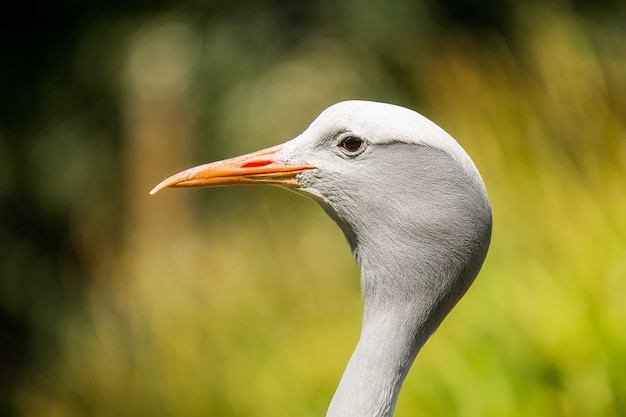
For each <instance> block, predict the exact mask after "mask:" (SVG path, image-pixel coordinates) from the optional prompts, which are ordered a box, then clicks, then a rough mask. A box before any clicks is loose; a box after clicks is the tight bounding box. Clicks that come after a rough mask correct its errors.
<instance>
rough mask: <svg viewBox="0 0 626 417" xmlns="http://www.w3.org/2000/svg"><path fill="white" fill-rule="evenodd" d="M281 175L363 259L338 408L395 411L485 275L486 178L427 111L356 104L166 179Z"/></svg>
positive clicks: (276, 180)
mask: <svg viewBox="0 0 626 417" xmlns="http://www.w3.org/2000/svg"><path fill="white" fill-rule="evenodd" d="M230 184H274V185H280V186H283V187H289V188H292V189H294V190H295V191H297V192H302V193H304V194H307V195H309V196H312V197H313V198H314V199H315V200H317V201H318V202H319V203H320V204H321V206H322V207H323V208H324V210H325V211H326V212H327V213H328V214H329V215H330V216H331V217H332V218H333V219H334V220H335V221H336V222H337V224H338V225H339V226H340V227H341V229H342V230H343V232H344V234H345V236H346V238H347V240H348V242H349V244H350V246H351V248H352V251H353V253H354V256H355V258H356V260H357V262H358V263H359V265H360V267H361V285H362V288H363V293H364V295H365V311H364V320H363V329H362V333H361V339H360V341H359V344H358V346H357V349H356V350H355V353H354V355H353V357H352V359H351V360H350V363H349V364H348V367H347V368H346V372H345V373H344V376H343V378H342V381H341V383H340V385H339V388H338V390H337V392H336V394H335V397H334V398H333V402H332V403H331V407H330V409H329V415H332V416H369V415H376V416H390V415H391V413H392V412H393V408H394V406H395V401H396V398H397V394H398V391H399V389H400V386H401V384H402V381H403V379H404V376H405V375H406V372H407V371H408V368H409V367H410V365H411V363H412V362H413V359H414V358H415V355H416V354H417V351H418V350H419V349H420V347H421V346H422V344H423V343H424V342H425V341H426V339H427V338H428V337H429V335H430V334H431V333H432V332H433V331H434V330H435V329H436V328H437V326H438V325H439V324H440V323H441V321H442V320H443V318H444V317H445V316H446V314H447V313H448V312H449V311H450V309H451V308H452V307H453V306H454V305H455V303H456V302H457V301H458V300H459V299H460V297H461V296H462V295H463V294H464V293H465V291H466V290H467V288H468V287H469V286H470V284H471V283H472V282H473V280H474V278H475V277H476V275H477V274H478V271H479V269H480V267H481V265H482V263H483V260H484V258H485V256H486V254H487V249H488V247H489V241H490V237H491V208H490V205H489V199H488V197H487V192H486V190H485V186H484V184H483V181H482V179H481V177H480V174H479V173H478V170H477V169H476V167H475V166H474V164H473V162H472V161H471V159H470V158H469V156H468V155H467V154H466V153H465V151H464V150H463V149H462V148H461V146H460V145H459V144H458V143H457V142H456V141H455V140H454V139H453V138H452V137H451V136H450V135H448V134H447V133H446V132H445V131H444V130H443V129H441V128H440V127H439V126H437V125H435V124H434V123H433V122H431V121H430V120H428V119H426V118H425V117H423V116H421V115H419V114H418V113H416V112H414V111H411V110H408V109H405V108H403V107H398V106H394V105H390V104H383V103H374V102H367V101H346V102H342V103H338V104H335V105H333V106H331V107H329V108H328V109H326V110H325V111H324V112H322V114H320V116H319V117H318V118H317V119H316V120H315V121H314V122H313V123H311V125H310V126H309V127H308V129H306V130H305V131H304V132H303V133H302V134H301V135H299V136H298V137H296V138H294V139H292V140H290V141H288V142H285V143H284V144H282V145H278V146H275V147H272V148H269V149H265V150H262V151H258V152H254V153H251V154H248V155H243V156H240V157H236V158H232V159H229V160H225V161H220V162H214V163H211V164H207V165H203V166H199V167H196V168H191V169H189V170H186V171H183V172H181V173H179V174H176V175H174V176H172V177H170V178H168V179H166V180H164V181H163V182H162V183H161V184H159V185H158V186H157V187H155V189H154V190H153V191H152V192H151V193H155V192H157V191H159V190H160V189H162V188H165V187H207V186H219V185H230Z"/></svg>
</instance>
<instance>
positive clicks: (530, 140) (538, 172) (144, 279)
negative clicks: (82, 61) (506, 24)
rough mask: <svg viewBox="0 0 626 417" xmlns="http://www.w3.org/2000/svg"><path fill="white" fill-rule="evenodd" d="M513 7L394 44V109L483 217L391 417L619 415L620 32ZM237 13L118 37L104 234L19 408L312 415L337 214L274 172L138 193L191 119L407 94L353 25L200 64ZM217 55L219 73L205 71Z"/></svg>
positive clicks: (333, 282)
mask: <svg viewBox="0 0 626 417" xmlns="http://www.w3.org/2000/svg"><path fill="white" fill-rule="evenodd" d="M518 7H519V10H518V14H517V16H518V18H519V21H518V22H517V24H518V25H519V29H518V30H519V33H521V34H522V35H520V36H519V38H518V39H517V43H516V45H515V46H514V47H513V46H511V44H510V43H508V42H506V41H505V40H504V39H503V38H502V37H500V36H497V35H493V36H491V37H487V38H483V39H482V40H481V41H480V42H479V41H477V40H476V39H475V38H471V37H468V36H467V34H465V33H463V32H462V31H451V32H449V33H446V34H445V35H442V36H440V37H438V38H436V39H430V43H427V44H426V45H424V46H425V49H424V50H423V51H422V53H421V54H416V55H411V56H408V57H403V58H402V60H403V61H405V62H408V64H407V65H408V70H409V74H410V77H411V80H412V83H413V85H412V88H413V89H414V90H415V91H416V92H419V94H420V95H421V96H422V99H421V102H422V105H421V107H420V108H418V107H416V106H413V107H415V108H416V110H418V111H420V112H422V113H424V114H425V115H426V116H428V117H429V118H431V119H433V120H434V121H436V122H437V123H438V124H440V125H441V126H442V127H444V128H445V129H446V130H448V131H449V132H450V133H451V134H452V135H453V136H455V137H456V138H457V139H458V140H459V142H460V143H461V144H462V145H463V146H464V147H465V148H466V150H467V151H468V152H469V153H470V155H471V156H472V157H473V159H474V160H475V162H476V164H477V166H478V167H479V169H480V171H481V172H482V174H483V177H484V179H485V182H486V184H487V187H488V189H489V192H490V196H491V199H492V204H493V210H494V235H493V239H492V247H491V250H490V254H489V256H488V258H487V261H486V263H485V266H484V268H483V271H482V272H481V274H480V276H479V278H478V279H477V281H476V283H475V284H474V286H473V287H472V288H471V289H470V291H469V292H468V294H467V296H466V297H465V298H464V299H463V300H462V301H461V302H460V304H459V305H458V307H457V308H456V309H455V310H454V311H453V312H452V313H451V315H450V317H449V318H448V319H447V320H446V321H445V322H444V324H443V325H442V326H441V328H440V329H439V331H438V332H437V333H436V334H435V335H434V337H433V338H432V339H431V340H430V341H429V342H428V343H427V345H426V346H425V347H424V349H423V351H422V352H421V353H420V355H419V356H418V358H417V360H416V363H415V365H414V367H413V369H412V370H411V372H410V373H409V376H408V377H407V380H406V382H405V385H404V388H403V391H402V393H401V396H400V400H399V404H398V408H397V411H396V415H397V416H409V415H418V414H420V415H431V416H499V417H502V416H537V415H540V416H622V415H626V394H625V393H626V377H625V375H626V334H625V332H624V330H623V329H624V323H626V304H625V303H624V299H625V296H626V216H624V213H626V192H625V184H626V181H625V180H626V173H625V170H626V126H625V122H624V120H626V118H625V113H626V103H624V101H625V100H626V79H625V78H624V74H625V72H624V69H626V44H624V43H623V42H622V40H623V35H624V32H623V29H611V27H608V26H606V27H605V26H601V25H598V24H596V23H594V22H593V21H591V22H588V21H582V20H580V19H579V18H576V17H575V16H574V15H573V14H571V13H569V12H568V10H567V9H562V10H561V9H559V10H555V9H552V8H548V7H545V8H541V7H538V6H536V5H535V6H531V5H526V6H518ZM238 29H241V24H240V23H237V24H233V26H229V25H228V24H227V23H224V24H223V25H222V26H220V25H219V24H218V25H216V27H213V28H211V29H209V30H207V32H206V33H202V32H200V33H199V32H198V31H194V28H193V27H192V25H189V24H188V22H187V21H186V20H185V19H181V18H180V17H177V16H165V17H164V18H162V19H157V20H155V21H154V22H152V24H147V25H145V26H144V27H142V28H141V29H140V30H138V31H137V32H136V33H134V34H133V36H131V37H129V39H128V40H127V43H128V44H127V47H128V52H127V57H126V58H120V59H121V60H122V61H123V62H127V63H126V64H124V65H127V66H125V67H124V68H125V70H122V71H121V72H122V73H123V74H125V75H123V77H122V78H124V77H125V78H124V81H123V86H124V88H125V91H129V92H127V93H125V94H127V96H126V97H125V103H126V104H125V105H126V112H127V114H126V115H125V117H126V123H127V135H128V136H129V141H130V142H131V145H129V147H128V150H127V151H128V153H129V155H128V157H127V160H128V167H127V171H126V175H127V178H128V182H129V183H130V186H129V193H130V197H129V207H128V213H127V218H126V219H125V221H126V222H127V226H126V229H127V233H126V238H125V239H124V244H123V247H122V250H119V251H116V252H114V253H108V252H105V253H104V254H103V253H101V252H99V251H98V250H97V249H98V246H97V245H96V246H95V249H94V246H93V242H92V241H97V237H96V238H94V237H91V238H85V239H86V240H87V242H86V243H84V245H85V249H84V250H85V256H86V257H87V258H89V259H93V263H92V271H91V273H92V275H93V278H94V282H93V284H92V285H91V287H90V288H89V292H88V299H87V302H86V305H85V307H84V309H82V310H80V311H79V312H77V313H76V314H75V315H73V317H71V318H70V319H69V320H67V322H66V323H65V322H64V324H63V327H62V329H61V330H60V332H61V333H62V335H63V340H64V343H63V347H62V357H61V358H60V359H57V360H55V361H54V362H52V361H51V362H50V363H49V365H48V367H47V368H46V369H45V370H44V372H39V373H35V374H33V375H30V376H29V377H28V378H27V379H24V381H23V382H22V388H21V389H20V391H19V394H18V396H17V403H18V406H19V409H20V410H21V412H22V413H23V415H25V416H39V415H46V416H84V415H90V416H126V415H128V416H131V415H132V416H137V415H150V416H199V415H215V416H276V415H291V416H319V415H323V414H324V411H325V409H326V407H327V404H328V402H329V400H330V398H331V396H332V393H333V391H334V388H335V386H336V384H337V382H338V381H339V378H340V375H341V373H342V371H343V367H344V366H345V363H346V362H347V360H348V358H349V355H350V354H351V351H352V349H353V347H354V345H355V344H356V341H357V338H358V332H359V325H360V311H361V299H360V294H359V289H358V271H357V269H356V267H355V266H354V265H353V261H352V259H351V256H350V253H349V250H348V247H347V244H345V242H344V241H343V236H342V235H341V233H340V232H339V230H338V229H337V228H336V227H335V225H334V224H332V222H331V221H330V220H329V219H327V218H326V217H325V215H324V214H323V213H322V211H321V210H320V209H319V208H318V207H316V205H315V204H314V203H313V202H311V201H307V200H306V199H303V198H301V197H298V196H296V195H294V194H291V193H285V192H284V191H282V190H278V189H272V188H267V189H252V188H239V189H215V190H208V191H197V190H194V191H180V190H179V191H167V192H166V193H163V194H165V195H161V194H160V195H159V196H157V197H151V198H149V197H148V196H147V195H146V193H147V191H148V190H149V189H150V188H151V187H152V186H153V185H154V183H156V182H157V181H158V180H159V179H160V178H161V177H163V176H165V175H168V174H169V173H170V171H167V172H166V171H165V170H164V167H168V169H169V168H171V171H172V172H173V171H175V170H176V169H180V168H184V167H187V166H188V165H191V164H193V163H201V162H204V160H202V159H199V158H200V157H193V158H190V157H189V156H188V154H187V152H188V149H189V148H192V149H193V146H192V145H189V142H192V141H193V139H194V136H195V135H198V136H200V133H196V132H195V131H194V128H196V129H198V132H203V134H208V136H209V138H208V139H207V138H205V137H203V138H201V139H198V141H204V142H206V143H207V144H206V145H203V146H198V148H199V149H198V154H200V155H201V156H204V155H203V154H206V155H208V156H210V158H221V157H227V156H231V155H234V154H237V153H243V152H247V151H251V150H254V149H256V148H261V147H263V146H268V145H271V144H273V143H277V142H280V141H283V140H286V139H288V138H290V137H292V136H294V135H296V134H297V133H299V131H301V130H303V129H304V128H305V127H306V125H307V123H308V122H310V121H311V120H312V119H313V117H315V115H317V113H318V112H319V111H320V110H322V109H323V108H324V107H326V106H327V105H329V104H331V103H333V102H335V101H338V100H341V99H347V98H354V97H357V98H375V99H379V100H389V101H394V100H397V101H402V97H406V96H404V95H402V94H401V93H400V91H399V89H398V87H397V86H396V85H395V84H394V80H393V76H392V75H389V74H387V73H386V72H385V70H384V69H383V66H382V64H381V63H380V62H379V60H378V59H377V57H376V56H375V54H374V53H373V52H371V51H370V50H369V49H368V48H366V47H364V46H363V44H361V43H360V42H358V41H354V40H350V39H347V40H346V39H344V40H339V39H338V38H336V37H333V36H332V34H331V35H328V33H327V32H324V31H321V32H323V33H318V34H316V35H315V36H312V37H311V39H310V40H308V41H306V42H302V43H301V44H300V46H299V47H297V48H294V49H292V50H291V52H290V53H287V54H284V55H280V54H279V51H281V49H280V48H278V47H276V49H275V50H274V49H271V48H270V49H269V51H266V52H264V53H261V54H260V55H255V56H248V59H249V62H248V63H247V64H248V65H249V66H250V68H248V69H241V68H235V69H228V68H222V67H221V65H224V66H225V64H224V62H221V63H220V61H219V60H215V56H221V57H223V59H224V60H225V61H228V62H237V59H238V58H232V59H231V58H224V56H223V54H226V53H228V54H230V55H232V56H241V55H245V53H244V52H246V51H244V50H243V49H242V48H244V47H243V46H242V45H241V44H238V43H237V39H236V37H235V36H234V35H233V34H234V33H241V32H240V31H239V30H238ZM354 30H357V29H354ZM146 39H147V41H146ZM150 39H152V40H154V39H157V41H150ZM164 39H169V42H171V44H167V43H166V45H165V46H164V47H163V40H164ZM403 39H404V38H403ZM142 42H143V43H142ZM145 42H147V43H145ZM229 42H230V43H229ZM406 42H409V41H408V40H407V41H406ZM138 45H139V46H138ZM146 45H147V46H146ZM199 45H202V47H200V46H199ZM162 47H163V48H165V49H160V48H162ZM150 48H154V49H150ZM198 48H204V49H203V51H204V52H203V53H202V52H199V51H198ZM513 49H515V50H513ZM146 50H148V53H146V52H145V51H146ZM137 51H140V52H137ZM150 51H152V52H150ZM163 51H165V52H163ZM168 51H169V52H168ZM142 54H143V55H142ZM155 56H156V57H157V58H158V57H163V56H165V57H166V58H167V59H166V62H169V63H170V64H171V66H169V67H168V66H167V65H165V64H163V65H165V67H166V70H163V65H161V64H159V65H155V62H157V63H158V62H161V61H158V60H157V61H154V60H153V59H152V57H155ZM168 57H169V58H168ZM172 57H174V58H175V60H174V58H172ZM124 60H126V61H124ZM176 60H178V61H181V62H179V63H178V64H177V63H176V62H177V61H176ZM255 60H258V61H255ZM274 60H275V61H274ZM411 60H413V61H411ZM266 61H271V62H272V65H267V69H266V70H265V71H262V72H260V73H259V74H254V75H250V74H249V73H248V72H246V71H251V72H254V71H253V70H254V68H255V66H254V65H253V64H254V63H255V62H266ZM150 70H152V71H155V72H154V74H151V73H150V72H149V71H150ZM137 71H138V72H137ZM159 71H161V72H159ZM163 71H165V72H163ZM229 71H232V72H233V73H232V74H230V76H232V77H233V78H237V77H238V76H240V78H241V81H240V82H239V84H238V85H234V86H233V87H232V88H226V87H224V86H220V85H219V82H217V81H215V79H219V77H220V76H226V75H229ZM133 74H135V75H133ZM137 74H139V76H137ZM244 75H245V76H244ZM213 77H216V78H213ZM207 78H210V79H211V80H212V81H206V79H207ZM194 80H195V81H194ZM211 82H214V83H215V84H216V86H212V85H211V84H210V83H211ZM235 84H237V83H235ZM197 86H203V87H206V88H198V87H197ZM198 90H201V91H209V92H213V93H215V94H216V98H215V99H211V98H207V97H204V96H203V94H209V93H208V92H207V93H202V92H199V91H198ZM218 93H219V94H218ZM417 94H418V93H415V95H417ZM408 96H411V95H410V94H409V95H408ZM217 98H219V99H220V101H218V100H217ZM207 103H208V104H207ZM204 104H207V105H206V106H203V105H204ZM400 104H407V103H400ZM408 104H410V103H408ZM163 109H166V110H163ZM172 109H173V110H172ZM181 109H182V110H181ZM163 114H166V115H168V116H167V117H169V118H170V119H167V118H166V120H167V122H164V121H163V120H164V118H163ZM170 121H172V122H171V123H170ZM171 125H174V126H175V127H176V128H175V132H174V130H171V131H170V130H168V129H174V128H172V127H171ZM155 126H156V127H155ZM168 126H170V127H168ZM146 129H147V130H146ZM146 132H147V133H146ZM176 132H177V133H176ZM170 133H172V134H177V135H178V136H176V137H175V138H172V139H171V142H170V143H165V141H166V140H167V139H166V137H167V136H168V134H170ZM133 138H134V139H133ZM146 138H147V139H146ZM157 140H159V141H160V140H163V141H164V142H163V143H161V142H155V141H157ZM216 143H223V145H222V146H221V147H218V146H216V145H215V144H216ZM149 148H159V149H157V150H156V151H155V150H152V151H151V150H150V149H149ZM44 151H45V150H43V151H42V152H44ZM146 152H156V153H154V154H148V155H147V154H146ZM148 156H150V157H148ZM172 159H173V160H176V161H178V162H177V163H180V164H181V166H177V167H174V166H171V164H172ZM142 161H143V162H142ZM141 164H143V165H141ZM137 165H141V166H140V167H137ZM70 168H71V167H70ZM79 168H80V167H77V168H76V169H79ZM146 169H149V170H150V171H149V174H146V172H148V171H145V170H146ZM142 170H143V171H142ZM153 176H154V177H153ZM51 191H52V190H49V192H51ZM50 198H52V197H50ZM191 198H196V199H198V200H193V202H190V201H189V199H191ZM199 199H204V200H201V201H199ZM88 219H89V218H88V216H87V220H85V219H84V218H83V221H84V222H86V223H87V224H89V221H88ZM81 227H84V225H81V226H77V228H78V229H80V228H81ZM90 230H91V229H90ZM77 233H79V234H80V233H84V232H77ZM90 242H91V243H90ZM93 251H96V252H98V254H97V255H94V256H93V257H90V255H89V254H90V253H91V252H93Z"/></svg>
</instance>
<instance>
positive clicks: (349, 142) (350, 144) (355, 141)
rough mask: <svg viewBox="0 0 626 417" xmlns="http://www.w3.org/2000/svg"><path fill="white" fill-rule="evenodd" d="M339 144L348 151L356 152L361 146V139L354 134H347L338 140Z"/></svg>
mask: <svg viewBox="0 0 626 417" xmlns="http://www.w3.org/2000/svg"><path fill="white" fill-rule="evenodd" d="M339 146H340V147H341V148H342V149H343V150H345V151H347V152H349V153H356V152H358V151H359V150H361V148H362V147H363V139H359V138H357V137H355V136H348V137H346V138H344V139H342V140H341V142H339Z"/></svg>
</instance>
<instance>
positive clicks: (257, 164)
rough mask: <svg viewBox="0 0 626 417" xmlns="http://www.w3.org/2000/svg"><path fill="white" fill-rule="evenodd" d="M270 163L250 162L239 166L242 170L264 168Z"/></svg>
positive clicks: (266, 161)
mask: <svg viewBox="0 0 626 417" xmlns="http://www.w3.org/2000/svg"><path fill="white" fill-rule="evenodd" d="M271 163H272V161H268V160H264V161H250V162H245V163H243V164H241V167H242V168H255V167H264V166H265V165H269V164H271Z"/></svg>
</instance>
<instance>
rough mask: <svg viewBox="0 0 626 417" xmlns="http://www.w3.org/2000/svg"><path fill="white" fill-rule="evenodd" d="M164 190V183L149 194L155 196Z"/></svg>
mask: <svg viewBox="0 0 626 417" xmlns="http://www.w3.org/2000/svg"><path fill="white" fill-rule="evenodd" d="M163 188H165V187H164V186H163V183H160V184H158V185H157V186H156V187H154V188H153V189H152V190H150V192H149V193H148V194H150V195H155V194H156V193H158V192H159V191H161V190H162V189H163Z"/></svg>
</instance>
